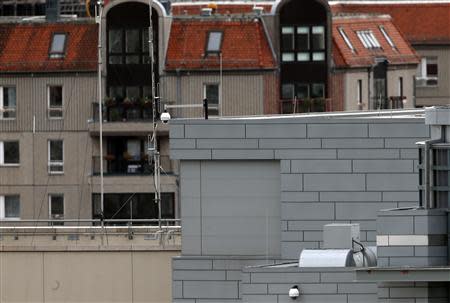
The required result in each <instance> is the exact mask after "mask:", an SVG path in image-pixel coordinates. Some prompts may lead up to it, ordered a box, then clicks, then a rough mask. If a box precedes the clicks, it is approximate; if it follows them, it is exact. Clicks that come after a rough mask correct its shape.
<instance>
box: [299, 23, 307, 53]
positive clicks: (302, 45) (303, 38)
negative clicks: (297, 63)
mask: <svg viewBox="0 0 450 303" xmlns="http://www.w3.org/2000/svg"><path fill="white" fill-rule="evenodd" d="M297 49H299V50H307V49H309V27H307V26H302V27H297Z"/></svg>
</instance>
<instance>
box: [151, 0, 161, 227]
mask: <svg viewBox="0 0 450 303" xmlns="http://www.w3.org/2000/svg"><path fill="white" fill-rule="evenodd" d="M148 7H149V10H148V11H149V18H150V23H149V28H148V44H149V47H148V51H149V52H150V54H149V55H150V75H151V80H150V81H151V82H152V83H151V94H152V96H151V98H152V135H151V137H150V140H149V141H150V142H149V145H148V154H149V157H148V158H149V161H151V156H153V161H152V162H153V182H154V185H155V201H154V202H155V203H157V204H158V226H159V228H161V180H160V177H161V166H160V154H159V151H158V140H157V136H156V132H157V130H158V124H157V115H158V111H157V107H158V104H159V102H158V101H159V97H157V96H156V86H155V71H154V59H155V58H154V57H155V56H154V51H153V48H154V42H153V19H152V10H153V0H149V1H148Z"/></svg>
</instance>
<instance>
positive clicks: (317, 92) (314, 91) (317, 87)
mask: <svg viewBox="0 0 450 303" xmlns="http://www.w3.org/2000/svg"><path fill="white" fill-rule="evenodd" d="M323 97H325V85H323V83H314V84H312V85H311V98H323Z"/></svg>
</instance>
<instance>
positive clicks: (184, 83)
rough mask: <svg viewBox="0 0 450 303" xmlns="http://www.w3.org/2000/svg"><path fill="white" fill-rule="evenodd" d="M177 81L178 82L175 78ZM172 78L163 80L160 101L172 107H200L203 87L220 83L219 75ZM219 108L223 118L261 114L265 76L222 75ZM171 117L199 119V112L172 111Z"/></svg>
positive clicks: (201, 114) (187, 75)
mask: <svg viewBox="0 0 450 303" xmlns="http://www.w3.org/2000/svg"><path fill="white" fill-rule="evenodd" d="M178 77H179V78H178ZM178 77H177V76H176V75H173V74H170V75H166V76H165V77H164V78H163V79H162V82H163V85H162V88H163V91H162V99H163V100H167V101H168V102H170V103H174V104H201V103H202V100H203V98H204V85H205V84H209V83H220V82H221V79H220V76H219V73H206V72H205V73H202V74H184V73H183V74H182V75H180V76H178ZM221 92H222V98H220V97H219V99H220V101H219V102H220V105H221V108H222V116H238V115H262V114H264V75H263V74H261V73H258V74H256V73H251V72H248V73H247V74H224V75H223V77H222V85H221ZM171 113H172V114H173V116H174V117H188V118H193V117H197V118H201V117H203V109H202V108H192V109H174V110H171Z"/></svg>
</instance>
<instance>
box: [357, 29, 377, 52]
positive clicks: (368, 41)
mask: <svg viewBox="0 0 450 303" xmlns="http://www.w3.org/2000/svg"><path fill="white" fill-rule="evenodd" d="M356 34H357V35H358V38H359V40H361V42H362V44H363V45H364V47H365V48H368V49H374V48H381V45H380V42H378V40H377V38H375V36H374V34H373V32H372V31H357V32H356Z"/></svg>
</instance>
